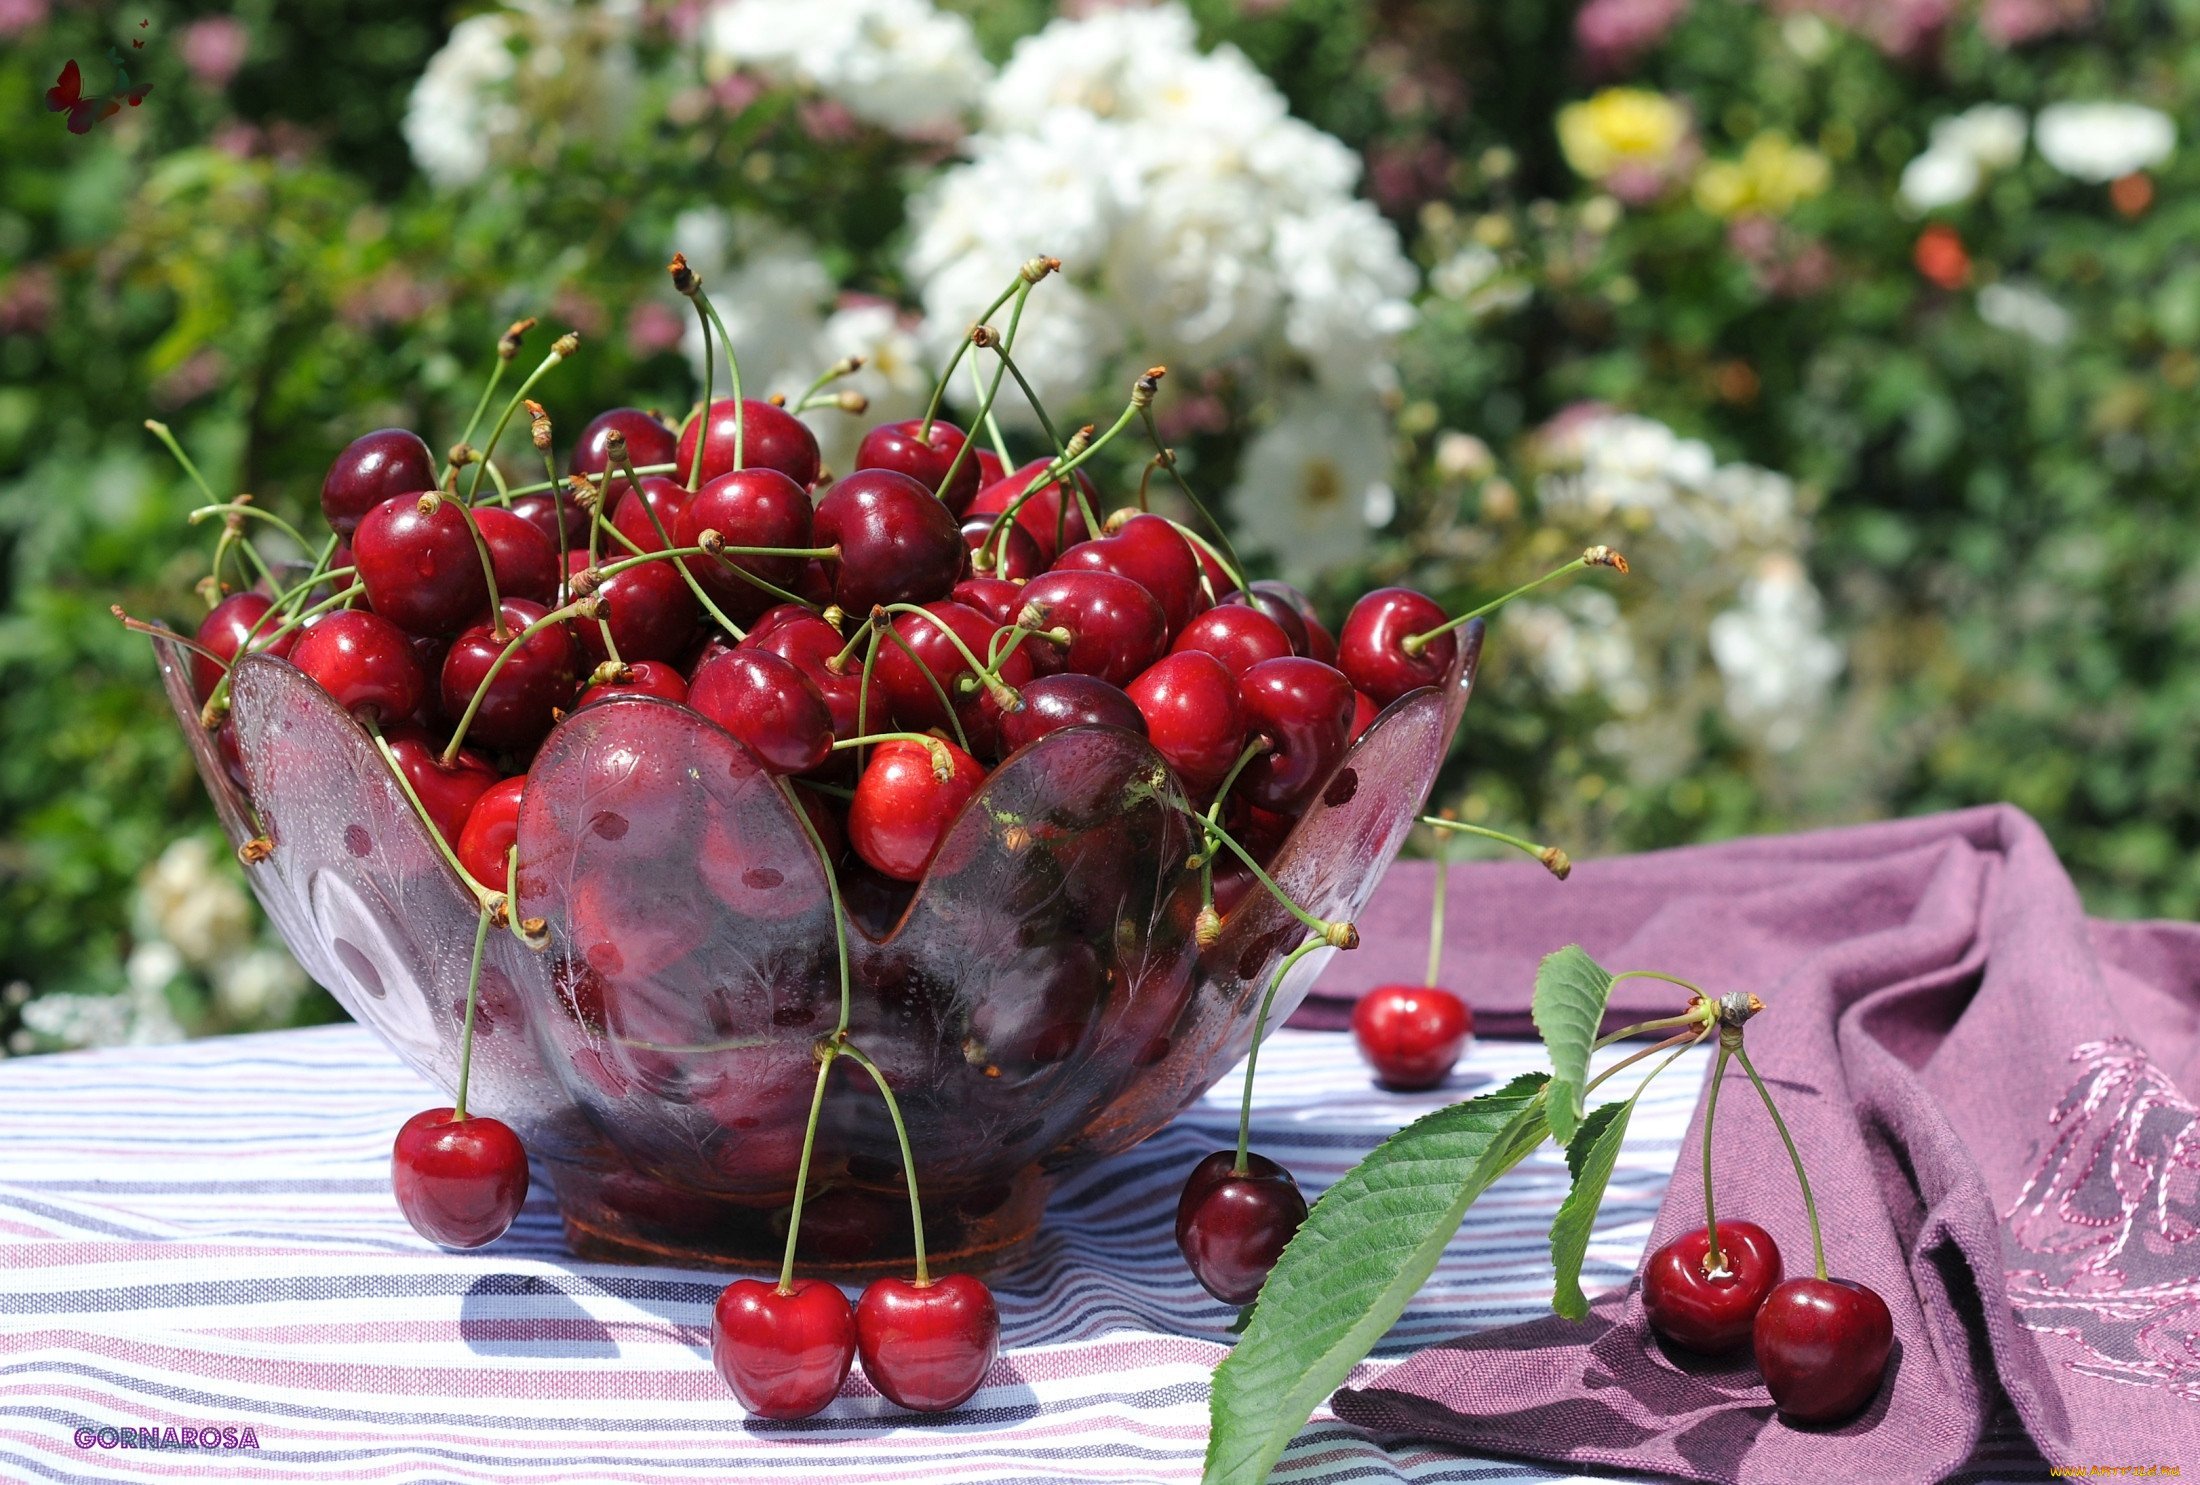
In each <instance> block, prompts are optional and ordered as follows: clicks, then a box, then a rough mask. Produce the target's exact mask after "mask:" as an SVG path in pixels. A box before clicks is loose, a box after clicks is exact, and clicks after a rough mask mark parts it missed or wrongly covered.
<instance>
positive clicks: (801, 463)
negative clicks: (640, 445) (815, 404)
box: [637, 397, 936, 503]
mask: <svg viewBox="0 0 2200 1485" xmlns="http://www.w3.org/2000/svg"><path fill="white" fill-rule="evenodd" d="M740 418H741V420H742V421H743V427H744V431H743V433H742V444H741V467H742V468H744V469H776V470H778V471H779V472H780V473H781V474H783V475H785V476H786V477H787V478H788V479H791V480H793V481H794V482H795V483H796V484H798V485H800V486H801V487H802V488H803V489H805V490H807V489H809V488H810V486H812V485H814V484H816V483H817V472H818V453H817V435H815V434H813V433H812V432H810V430H809V429H808V428H807V427H805V426H804V425H803V422H802V420H801V419H800V418H798V417H796V416H795V415H794V414H793V413H791V412H788V411H787V410H786V409H785V408H783V407H774V406H772V404H770V403H769V402H758V401H756V400H755V399H753V398H751V399H749V400H748V401H745V402H743V403H742V404H741V411H740ZM734 422H735V414H734V406H733V399H732V398H730V397H725V398H720V399H719V400H718V401H716V402H713V403H712V404H711V405H710V413H709V415H708V416H707V417H701V418H697V419H696V420H695V421H694V422H692V423H690V424H688V426H687V431H686V432H684V433H682V434H681V435H680V451H679V454H678V456H677V462H678V464H679V470H678V474H679V477H680V480H681V482H682V483H683V484H684V483H685V482H686V480H687V477H688V471H689V469H691V468H692V467H693V466H694V463H695V444H696V439H697V437H698V435H699V434H700V433H701V431H702V429H703V426H704V425H705V424H706V423H707V424H709V426H710V436H709V438H708V439H707V440H706V441H705V442H704V444H703V478H704V479H706V480H714V479H716V478H718V476H720V475H722V474H729V473H731V472H732V470H733V427H734ZM637 462H639V461H637ZM935 503H936V502H935Z"/></svg>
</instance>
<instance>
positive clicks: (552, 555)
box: [474, 505, 563, 604]
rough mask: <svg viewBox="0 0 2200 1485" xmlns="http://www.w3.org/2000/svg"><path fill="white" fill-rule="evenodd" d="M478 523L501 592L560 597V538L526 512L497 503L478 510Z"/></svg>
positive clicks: (534, 598) (541, 599)
mask: <svg viewBox="0 0 2200 1485" xmlns="http://www.w3.org/2000/svg"><path fill="white" fill-rule="evenodd" d="M474 524H475V525H477V526H479V527H480V528H481V539H482V541H484V542H485V543H487V544H488V547H489V565H490V567H491V568H493V569H494V570H495V572H496V575H497V595H498V596H499V597H501V598H525V599H528V600H529V601H531V602H534V603H541V604H551V603H556V602H557V601H558V580H559V579H560V578H561V577H562V576H563V574H562V573H560V572H559V571H558V541H557V537H556V536H555V535H549V534H545V533H544V532H543V531H542V529H541V528H540V527H538V526H536V525H535V523H534V522H532V521H530V520H528V519H527V518H526V517H524V516H518V515H514V514H513V513H512V512H510V511H508V510H503V509H501V508H499V507H497V506H494V505H484V506H482V507H480V508H479V509H477V510H476V511H475V512H474Z"/></svg>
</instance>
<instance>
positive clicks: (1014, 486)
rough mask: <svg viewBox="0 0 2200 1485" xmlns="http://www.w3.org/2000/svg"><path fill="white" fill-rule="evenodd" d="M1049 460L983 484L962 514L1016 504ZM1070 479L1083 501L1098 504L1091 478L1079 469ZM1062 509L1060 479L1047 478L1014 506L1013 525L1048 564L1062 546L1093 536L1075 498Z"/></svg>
mask: <svg viewBox="0 0 2200 1485" xmlns="http://www.w3.org/2000/svg"><path fill="white" fill-rule="evenodd" d="M1051 462H1052V461H1050V460H1047V459H1034V460H1032V461H1031V462H1030V463H1029V464H1026V465H1024V466H1022V467H1021V468H1019V469H1017V470H1015V471H1013V472H1011V473H1009V474H1007V475H1005V476H1003V477H1002V478H1000V479H997V480H994V481H993V482H992V483H990V484H988V485H985V486H984V487H983V488H981V489H980V490H979V491H978V494H977V498H976V499H974V500H972V501H971V502H970V507H969V509H967V510H965V511H964V512H963V514H964V516H966V517H968V516H987V517H991V516H997V515H999V514H1000V513H1001V512H1002V511H1004V510H1007V509H1008V508H1009V507H1010V506H1011V505H1015V504H1016V499H1017V497H1018V496H1020V495H1022V494H1023V493H1024V490H1025V488H1026V487H1027V486H1029V485H1030V483H1031V482H1032V481H1033V480H1035V479H1037V478H1038V477H1039V476H1040V474H1042V473H1043V472H1044V471H1045V470H1046V468H1047V467H1048V465H1049V464H1050V463H1051ZM1071 478H1072V479H1074V480H1076V481H1077V483H1078V485H1079V487H1080V488H1081V489H1083V491H1084V492H1085V501H1086V503H1087V504H1089V505H1093V506H1095V507H1097V506H1098V504H1099V501H1100V495H1099V492H1098V491H1097V490H1095V489H1094V488H1093V485H1092V481H1091V480H1088V479H1086V478H1085V474H1084V471H1083V470H1079V471H1078V472H1077V473H1076V474H1074V475H1072V476H1071ZM1061 511H1062V485H1061V481H1059V480H1054V481H1049V482H1048V483H1047V484H1046V485H1045V486H1044V487H1043V488H1041V489H1040V490H1039V491H1038V492H1037V493H1036V494H1034V495H1033V496H1032V497H1031V498H1030V499H1029V500H1026V501H1025V502H1024V503H1023V504H1022V505H1018V506H1016V524H1017V525H1019V526H1021V527H1023V528H1024V530H1026V531H1028V532H1030V533H1031V539H1032V540H1033V541H1035V542H1037V543H1038V544H1039V555H1040V556H1041V557H1042V558H1043V559H1045V560H1046V561H1047V562H1049V563H1051V562H1053V561H1054V557H1055V554H1056V553H1057V552H1059V551H1061V550H1062V548H1064V547H1067V546H1074V545H1075V544H1076V543H1078V542H1081V541H1084V540H1086V539H1087V538H1089V537H1090V536H1091V535H1092V528H1091V527H1089V526H1087V525H1086V524H1085V513H1084V512H1083V511H1082V510H1080V509H1079V508H1078V504H1077V502H1076V500H1075V499H1072V500H1071V501H1070V503H1069V512H1068V514H1067V516H1066V517H1063V516H1062V515H1061ZM1058 520H1059V521H1060V525H1061V529H1062V539H1061V540H1060V541H1059V542H1057V541H1056V540H1055V539H1054V538H1055V530H1056V524H1057V521H1058Z"/></svg>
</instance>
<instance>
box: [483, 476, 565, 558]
mask: <svg viewBox="0 0 2200 1485" xmlns="http://www.w3.org/2000/svg"><path fill="white" fill-rule="evenodd" d="M484 508H486V507H484ZM509 509H510V510H511V512H512V514H513V515H515V516H518V517H519V518H520V519H521V520H523V521H525V522H526V523H527V524H528V525H530V526H532V527H534V528H535V529H536V530H537V531H540V532H541V533H542V534H543V536H544V537H546V538H547V539H548V540H549V542H550V549H551V550H552V551H556V550H557V549H558V527H559V526H561V525H562V526H564V527H565V549H566V550H567V551H572V550H574V549H575V548H576V547H585V546H587V545H588V527H589V522H590V520H591V517H590V516H589V514H588V507H587V506H585V505H582V504H581V503H580V502H579V501H578V500H575V499H574V498H573V493H572V491H570V490H568V489H566V488H565V487H564V486H563V485H560V486H559V487H558V488H557V489H555V490H544V491H541V492H540V493H537V494H534V495H521V496H519V497H517V498H516V499H514V500H513V501H512V504H511V506H510V507H509Z"/></svg>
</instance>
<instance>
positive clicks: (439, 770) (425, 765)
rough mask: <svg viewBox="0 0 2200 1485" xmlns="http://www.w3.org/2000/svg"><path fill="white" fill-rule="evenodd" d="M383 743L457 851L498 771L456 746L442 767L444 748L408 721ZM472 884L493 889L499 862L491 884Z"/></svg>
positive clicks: (501, 870) (501, 873)
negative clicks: (447, 762)
mask: <svg viewBox="0 0 2200 1485" xmlns="http://www.w3.org/2000/svg"><path fill="white" fill-rule="evenodd" d="M382 740H383V741H384V742H386V743H388V744H389V745H390V756H391V757H393V758H395V759H396V760H397V766H398V768H399V769H401V770H402V771H403V772H404V775H405V782H406V783H408V784H411V785H412V790H413V793H414V794H416V795H418V796H419V799H420V807H421V808H422V809H423V810H425V811H427V814H428V819H429V821H430V822H431V823H433V824H434V826H435V828H436V831H437V833H438V834H440V835H441V836H442V837H443V839H444V841H445V842H446V843H448V844H450V845H452V846H454V847H455V846H456V845H457V843H458V838H459V836H460V835H462V834H463V833H464V832H465V827H466V821H467V820H468V819H469V818H470V817H471V816H472V814H473V809H474V806H475V805H476V804H479V803H480V802H481V796H482V795H484V794H486V793H488V792H489V790H490V789H492V788H494V787H495V786H496V784H497V780H498V775H497V771H496V769H495V768H494V767H493V766H492V765H491V764H490V762H489V760H488V759H486V758H484V757H482V756H481V755H480V754H479V753H477V752H475V751H474V750H473V749H472V748H460V749H459V750H458V756H457V757H456V758H454V759H453V760H451V762H450V764H449V765H448V766H446V765H445V764H444V762H443V748H442V745H441V744H439V743H437V742H436V740H435V739H434V738H433V737H431V736H429V735H428V734H427V733H425V732H423V731H421V730H420V729H419V728H418V727H415V726H413V725H412V724H410V723H405V724H402V725H400V726H396V727H392V728H389V729H388V730H387V731H385V732H384V733H383V734H382ZM476 880H477V881H480V882H483V883H485V884H487V885H491V886H494V885H495V884H496V883H497V882H502V881H503V880H504V865H503V862H502V859H501V858H500V859H499V861H498V864H497V874H496V877H495V879H494V881H492V880H491V879H490V878H488V877H478V878H476Z"/></svg>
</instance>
